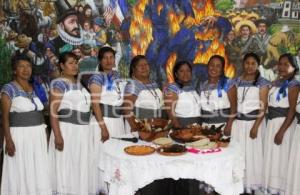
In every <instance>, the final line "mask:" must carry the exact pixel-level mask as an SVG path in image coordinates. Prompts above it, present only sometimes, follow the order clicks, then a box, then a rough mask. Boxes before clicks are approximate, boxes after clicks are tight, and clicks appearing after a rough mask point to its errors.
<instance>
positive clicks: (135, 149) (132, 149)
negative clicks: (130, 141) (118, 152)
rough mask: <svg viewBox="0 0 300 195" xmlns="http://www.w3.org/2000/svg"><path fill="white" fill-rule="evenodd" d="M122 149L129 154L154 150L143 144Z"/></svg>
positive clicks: (142, 153) (147, 152)
mask: <svg viewBox="0 0 300 195" xmlns="http://www.w3.org/2000/svg"><path fill="white" fill-rule="evenodd" d="M124 151H125V152H126V153H127V154H131V155H147V154H152V153H153V152H155V148H153V147H151V146H145V145H133V146H128V147H126V148H124Z"/></svg>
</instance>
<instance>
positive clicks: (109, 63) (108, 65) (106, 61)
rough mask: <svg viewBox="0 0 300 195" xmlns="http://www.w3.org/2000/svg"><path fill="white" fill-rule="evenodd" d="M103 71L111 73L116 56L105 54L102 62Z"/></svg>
mask: <svg viewBox="0 0 300 195" xmlns="http://www.w3.org/2000/svg"><path fill="white" fill-rule="evenodd" d="M100 63H101V66H102V68H103V70H107V71H111V70H112V69H113V67H114V66H115V56H114V54H113V53H112V52H105V53H104V55H103V58H102V59H101V61H100Z"/></svg>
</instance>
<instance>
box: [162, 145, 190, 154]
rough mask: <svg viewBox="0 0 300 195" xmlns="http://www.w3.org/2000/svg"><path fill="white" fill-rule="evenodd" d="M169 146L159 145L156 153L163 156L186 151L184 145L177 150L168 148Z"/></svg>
mask: <svg viewBox="0 0 300 195" xmlns="http://www.w3.org/2000/svg"><path fill="white" fill-rule="evenodd" d="M172 146H173V145H170V146H161V147H159V148H157V149H156V151H157V153H159V154H161V155H164V156H180V155H183V154H185V153H186V148H185V147H184V146H181V147H180V148H179V149H178V150H177V151H172V150H170V147H172Z"/></svg>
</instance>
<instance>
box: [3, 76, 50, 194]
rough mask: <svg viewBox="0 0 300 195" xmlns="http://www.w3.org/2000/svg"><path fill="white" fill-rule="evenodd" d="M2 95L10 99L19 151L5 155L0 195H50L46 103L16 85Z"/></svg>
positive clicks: (16, 143)
mask: <svg viewBox="0 0 300 195" xmlns="http://www.w3.org/2000/svg"><path fill="white" fill-rule="evenodd" d="M1 93H4V94H6V95H8V97H9V98H10V100H11V108H10V116H9V123H10V133H11V137H12V140H13V142H14V144H15V148H16V151H15V155H14V156H13V157H10V156H8V154H6V153H5V154H4V160H3V173H2V185H1V194H2V195H20V194H22V195H51V194H52V190H51V182H50V171H49V161H48V154H47V136H46V125H45V124H44V118H43V113H42V110H43V109H44V107H43V104H42V103H41V101H40V100H39V98H38V97H37V96H36V94H35V93H34V92H32V93H27V92H25V91H24V90H21V89H19V88H18V87H17V86H16V84H15V83H13V82H11V83H9V84H6V85H4V86H3V88H2V91H1ZM4 148H5V146H4Z"/></svg>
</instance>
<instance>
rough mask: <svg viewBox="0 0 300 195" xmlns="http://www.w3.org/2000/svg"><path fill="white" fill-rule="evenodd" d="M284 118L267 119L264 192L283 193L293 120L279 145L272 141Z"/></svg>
mask: <svg viewBox="0 0 300 195" xmlns="http://www.w3.org/2000/svg"><path fill="white" fill-rule="evenodd" d="M284 120H285V118H283V117H281V118H275V119H273V120H269V121H268V123H267V127H266V129H265V130H264V131H266V132H265V143H264V162H263V181H262V184H263V188H264V191H265V193H270V194H283V192H284V189H285V186H286V180H287V167H288V161H289V156H290V155H289V153H290V149H291V141H292V136H293V132H294V129H295V125H296V124H295V122H293V123H292V124H291V125H290V127H289V128H288V129H287V131H286V132H285V134H284V137H283V141H282V143H281V144H280V145H276V144H275V143H274V138H275V135H276V133H277V132H278V130H279V128H280V127H281V125H282V124H283V122H284Z"/></svg>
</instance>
